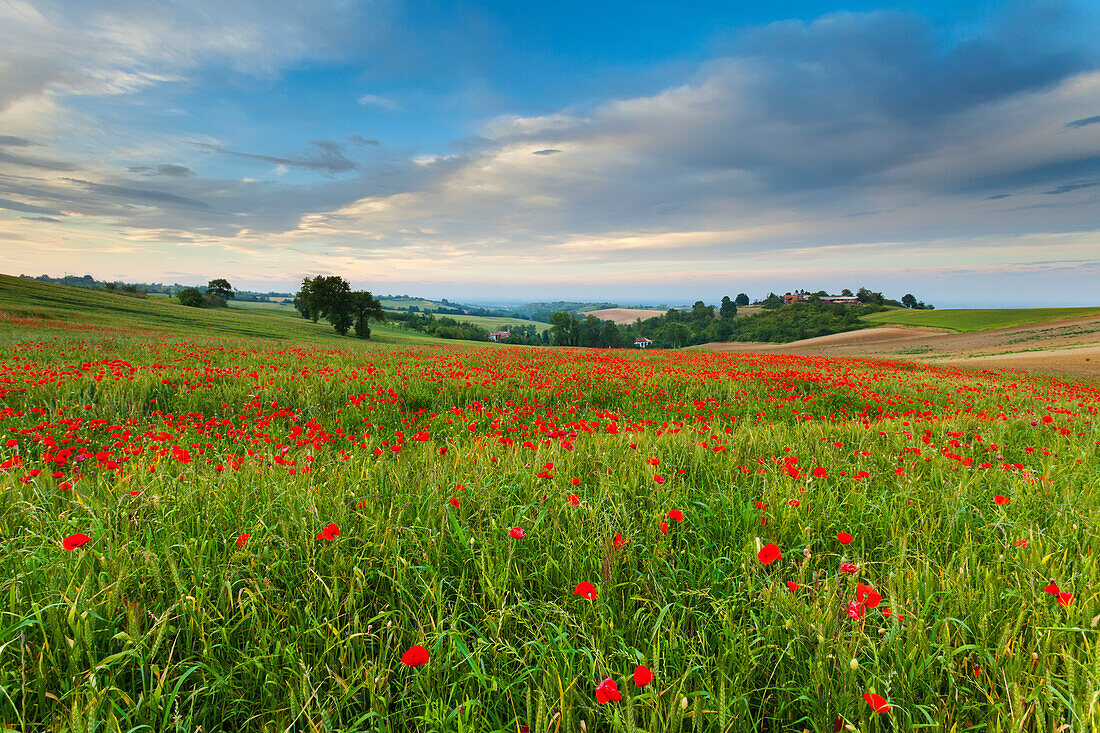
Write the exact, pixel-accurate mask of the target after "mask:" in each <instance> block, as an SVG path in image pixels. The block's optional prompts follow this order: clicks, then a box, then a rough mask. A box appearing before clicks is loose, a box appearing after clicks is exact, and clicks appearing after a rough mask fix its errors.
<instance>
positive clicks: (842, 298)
mask: <svg viewBox="0 0 1100 733" xmlns="http://www.w3.org/2000/svg"><path fill="white" fill-rule="evenodd" d="M821 302H822V303H839V304H840V305H863V302H862V301H860V299H859V298H857V297H856V296H854V295H822V296H821Z"/></svg>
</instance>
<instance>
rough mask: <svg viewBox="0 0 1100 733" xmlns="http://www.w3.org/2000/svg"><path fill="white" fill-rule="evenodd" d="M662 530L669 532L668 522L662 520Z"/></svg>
mask: <svg viewBox="0 0 1100 733" xmlns="http://www.w3.org/2000/svg"><path fill="white" fill-rule="evenodd" d="M661 531H662V532H667V531H668V522H661Z"/></svg>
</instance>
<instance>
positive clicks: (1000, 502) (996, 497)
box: [993, 494, 1011, 504]
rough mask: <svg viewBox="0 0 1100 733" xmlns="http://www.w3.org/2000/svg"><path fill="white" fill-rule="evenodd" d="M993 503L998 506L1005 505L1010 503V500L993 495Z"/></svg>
mask: <svg viewBox="0 0 1100 733" xmlns="http://www.w3.org/2000/svg"><path fill="white" fill-rule="evenodd" d="M993 501H995V502H997V503H998V504H1007V503H1008V502H1010V501H1011V499H1009V498H1008V497H1007V496H1001V495H1000V494H995V495H994V496H993Z"/></svg>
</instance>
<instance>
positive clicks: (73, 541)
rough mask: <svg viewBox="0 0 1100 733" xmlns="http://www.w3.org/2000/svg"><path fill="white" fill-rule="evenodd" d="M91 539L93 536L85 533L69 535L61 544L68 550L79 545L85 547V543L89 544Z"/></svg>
mask: <svg viewBox="0 0 1100 733" xmlns="http://www.w3.org/2000/svg"><path fill="white" fill-rule="evenodd" d="M91 539H92V538H91V537H89V536H88V535H86V534H83V533H80V534H74V535H69V536H68V537H66V538H65V539H64V540H62V541H61V546H62V547H64V548H65V549H66V550H75V549H76V548H78V547H83V546H84V545H86V544H88V542H90V541H91Z"/></svg>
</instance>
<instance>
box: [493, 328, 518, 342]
mask: <svg viewBox="0 0 1100 733" xmlns="http://www.w3.org/2000/svg"><path fill="white" fill-rule="evenodd" d="M511 335H512V332H511V331H493V332H492V333H491V334H489V340H490V341H497V342H500V341H503V340H504V339H506V338H508V337H509V336H511Z"/></svg>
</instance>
